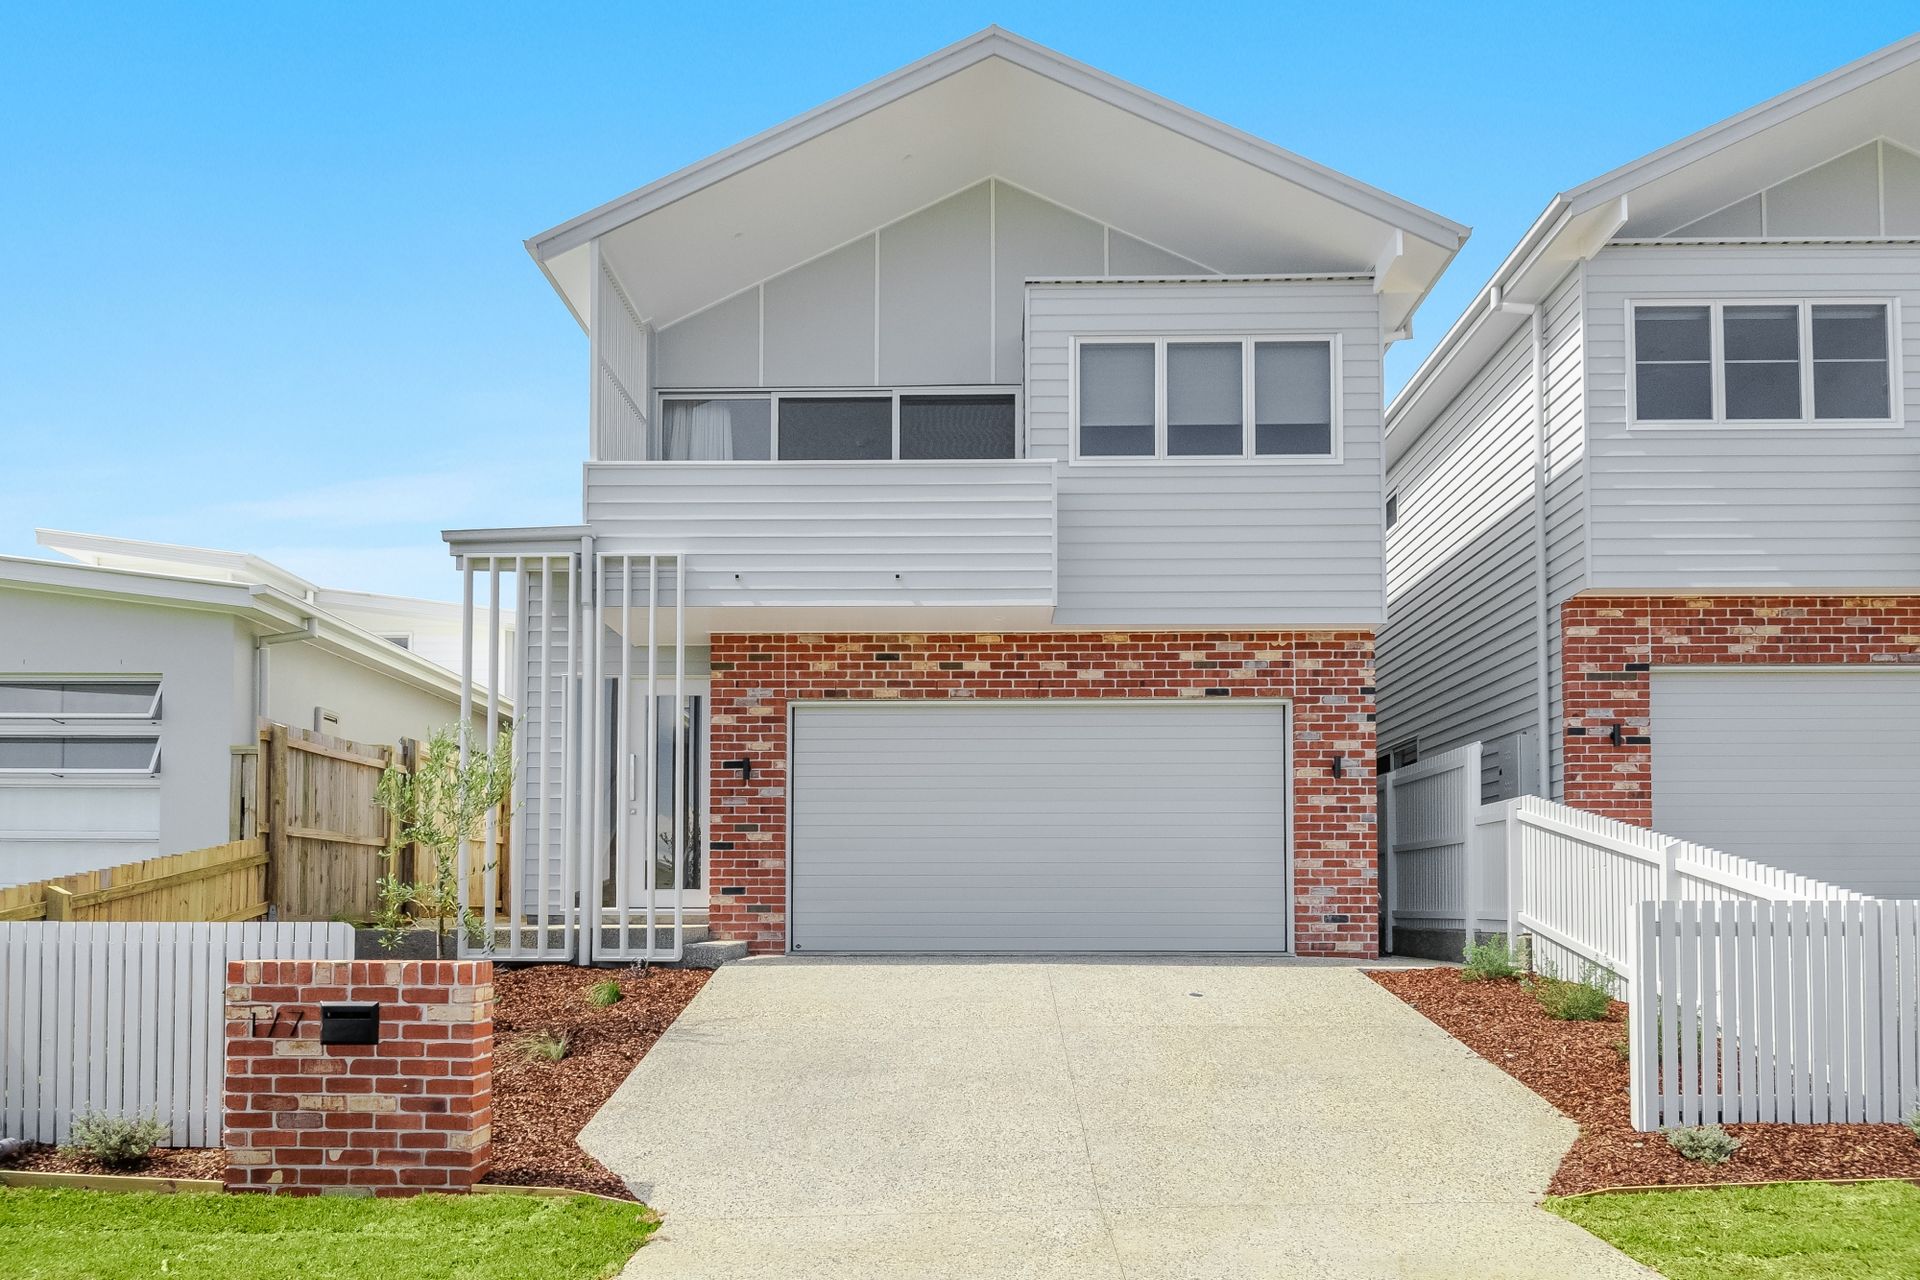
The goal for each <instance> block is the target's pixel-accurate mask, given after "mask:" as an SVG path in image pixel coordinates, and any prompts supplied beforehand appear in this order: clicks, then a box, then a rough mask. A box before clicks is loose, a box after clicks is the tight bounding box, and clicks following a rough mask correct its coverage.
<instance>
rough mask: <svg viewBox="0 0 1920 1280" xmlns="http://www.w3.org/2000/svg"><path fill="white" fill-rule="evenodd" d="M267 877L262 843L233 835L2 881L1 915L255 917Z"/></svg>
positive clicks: (262, 908) (261, 908)
mask: <svg viewBox="0 0 1920 1280" xmlns="http://www.w3.org/2000/svg"><path fill="white" fill-rule="evenodd" d="M266 879H267V850H266V846H265V845H264V844H263V843H262V842H260V841H259V840H235V841H233V842H232V843H230V844H220V845H214V846H213V847H212V848H208V849H195V850H193V851H192V852H190V853H175V854H169V855H168V856H166V857H164V858H146V859H144V860H142V861H140V862H129V863H125V864H123V865H121V866H117V867H105V868H103V869H101V870H98V871H82V872H78V873H76V874H74V875H69V876H59V877H56V878H54V879H51V880H41V881H37V882H35V883H33V884H23V885H13V886H10V887H8V888H0V921H7V920H74V921H107V920H205V921H216V922H227V921H237V920H254V919H258V918H259V917H261V916H263V915H265V914H266V913H267V895H266Z"/></svg>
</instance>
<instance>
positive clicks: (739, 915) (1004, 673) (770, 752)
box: [707, 631, 1379, 956]
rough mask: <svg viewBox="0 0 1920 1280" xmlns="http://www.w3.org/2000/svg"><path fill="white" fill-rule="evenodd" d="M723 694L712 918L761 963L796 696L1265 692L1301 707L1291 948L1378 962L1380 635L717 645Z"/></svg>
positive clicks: (780, 939) (772, 903)
mask: <svg viewBox="0 0 1920 1280" xmlns="http://www.w3.org/2000/svg"><path fill="white" fill-rule="evenodd" d="M712 697H713V704H712V705H713V712H712V715H713V743H712V752H713V760H712V769H711V774H712V781H711V784H710V786H711V791H710V796H711V800H710V805H711V818H710V826H711V831H710V841H711V845H710V852H709V855H708V857H709V865H708V868H707V883H708V886H709V888H708V894H709V901H710V907H709V914H710V920H711V923H712V926H713V929H714V932H715V933H716V934H718V935H720V936H723V937H733V938H744V939H746V940H747V942H748V943H749V945H750V947H751V949H752V950H753V951H755V952H779V951H782V950H784V949H785V947H786V938H787V931H786V915H785V912H786V822H787V795H786V788H787V704H788V703H789V702H792V701H813V700H826V699H836V698H924V699H935V700H941V699H949V698H1162V697H1164V698H1208V697H1222V698H1235V697H1242V698H1244V697H1263V698H1288V699H1291V700H1292V704H1293V734H1294V755H1293V773H1294V777H1293V789H1294V820H1293V845H1294V887H1295V894H1296V897H1295V902H1294V932H1293V937H1294V947H1295V950H1296V951H1297V952H1299V953H1300V954H1302V955H1349V956H1372V955H1376V954H1378V951H1379V942H1378V925H1379V919H1378V917H1379V898H1378V891H1377V884H1378V881H1377V878H1376V867H1377V861H1378V855H1377V851H1376V843H1375V837H1374V782H1373V763H1374V724H1373V711H1374V705H1373V704H1374V698H1373V636H1372V634H1371V633H1370V632H1366V631H1340V632H1323V631H1303V632H1233V633H1217V632H1209V633H1206V634H1200V635H1196V634H1159V633H1153V632H1088V633H1071V634H1066V633H1053V632H1038V633H1030V634H1012V635H987V634H978V633H971V632H969V633H964V634H955V635H715V636H714V637H713V693H712ZM1335 756H1340V757H1342V758H1343V761H1344V764H1343V769H1342V773H1343V776H1342V777H1339V778H1336V777H1334V776H1333V770H1332V765H1333V759H1334V757H1335ZM741 757H747V758H750V759H751V760H752V761H753V777H752V778H751V780H746V779H743V778H742V777H741V776H740V774H739V773H738V772H735V771H733V770H729V769H726V768H723V767H721V763H720V762H721V761H723V760H730V759H738V758H741Z"/></svg>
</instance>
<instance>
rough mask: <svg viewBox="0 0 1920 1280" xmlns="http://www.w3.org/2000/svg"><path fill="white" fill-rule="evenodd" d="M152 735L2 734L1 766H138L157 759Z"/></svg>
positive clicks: (121, 767)
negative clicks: (37, 735) (92, 736)
mask: <svg viewBox="0 0 1920 1280" xmlns="http://www.w3.org/2000/svg"><path fill="white" fill-rule="evenodd" d="M154 741H155V740H154V739H152V738H0V769H136V770H144V769H146V768H147V767H148V765H149V764H150V763H151V762H152V760H153V748H154Z"/></svg>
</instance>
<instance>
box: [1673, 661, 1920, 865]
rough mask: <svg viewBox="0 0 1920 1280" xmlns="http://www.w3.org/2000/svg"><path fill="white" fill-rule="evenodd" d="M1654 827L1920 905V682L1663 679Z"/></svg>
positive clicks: (1883, 674) (1889, 677)
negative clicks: (1915, 899)
mask: <svg viewBox="0 0 1920 1280" xmlns="http://www.w3.org/2000/svg"><path fill="white" fill-rule="evenodd" d="M1653 825H1654V828H1655V829H1656V830H1658V831H1662V832H1664V833H1666V834H1668V835H1673V836H1680V837H1682V838H1684V839H1688V840H1696V841H1699V842H1700V843H1702V844H1707V845H1711V846H1713V847H1714V848H1717V849H1724V850H1726V851H1727V852H1729V853H1737V854H1742V855H1744V856H1746V857H1750V858H1757V859H1759V860H1760V861H1762V862H1768V863H1771V864H1773V865H1775V866H1780V867H1785V868H1787V869H1788V870H1790V871H1796V872H1799V873H1800V874H1802V875H1808V876H1814V877H1817V878H1819V879H1822V880H1826V881H1830V882H1831V883H1834V884H1839V885H1844V886H1845V887H1847V888H1850V889H1858V890H1860V891H1862V892H1866V893H1872V894H1877V895H1880V896H1883V897H1914V896H1917V895H1920V671H1863V672H1807V673H1804V674H1802V673H1798V672H1772V671H1765V672H1655V673H1654V677H1653Z"/></svg>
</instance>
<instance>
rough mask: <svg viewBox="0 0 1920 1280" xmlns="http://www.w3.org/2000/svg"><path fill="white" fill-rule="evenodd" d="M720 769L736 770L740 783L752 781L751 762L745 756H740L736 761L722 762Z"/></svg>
mask: <svg viewBox="0 0 1920 1280" xmlns="http://www.w3.org/2000/svg"><path fill="white" fill-rule="evenodd" d="M720 767H721V768H722V769H738V770H739V771H740V781H742V782H751V781H752V780H753V761H752V760H749V759H748V758H747V757H746V756H741V757H740V758H739V759H738V760H722V761H721V762H720Z"/></svg>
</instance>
